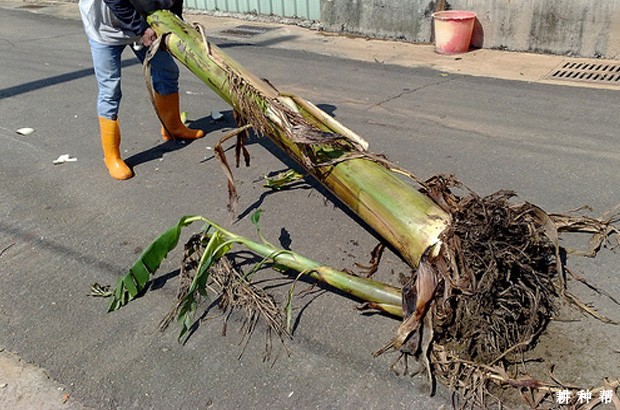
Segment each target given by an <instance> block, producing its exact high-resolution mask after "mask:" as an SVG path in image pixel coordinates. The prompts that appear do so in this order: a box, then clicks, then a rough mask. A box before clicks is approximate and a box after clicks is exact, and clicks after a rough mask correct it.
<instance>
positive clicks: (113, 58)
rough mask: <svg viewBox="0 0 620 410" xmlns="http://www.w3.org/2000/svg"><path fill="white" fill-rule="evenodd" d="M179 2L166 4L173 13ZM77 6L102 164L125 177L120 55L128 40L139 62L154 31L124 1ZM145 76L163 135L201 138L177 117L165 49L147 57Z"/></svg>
mask: <svg viewBox="0 0 620 410" xmlns="http://www.w3.org/2000/svg"><path fill="white" fill-rule="evenodd" d="M182 1H183V0H174V1H173V3H172V5H171V7H170V10H171V11H173V12H175V13H176V14H177V15H179V16H180V14H181V10H182V8H183V3H182ZM79 9H80V15H81V17H82V23H83V25H84V31H85V32H86V35H87V37H88V42H89V44H90V50H91V54H92V59H93V67H94V70H95V77H96V78H97V85H98V96H97V115H98V117H99V130H100V134H101V144H102V147H103V156H104V162H105V165H106V167H107V169H108V172H109V173H110V176H111V177H112V178H115V179H118V180H125V179H129V178H131V177H132V176H133V172H132V170H131V169H130V168H129V167H128V166H127V164H126V163H125V162H124V161H123V159H122V158H121V155H120V141H121V134H120V126H119V119H118V112H119V106H120V102H121V96H122V92H121V53H122V52H123V50H124V49H125V48H126V47H127V46H128V45H132V44H133V45H134V46H133V47H131V48H132V50H133V52H134V54H135V55H136V57H137V58H138V59H139V60H140V62H141V63H142V62H143V61H144V59H145V57H146V54H147V48H148V47H149V46H150V45H151V44H152V43H153V42H154V41H155V40H156V39H157V35H156V34H155V31H154V30H153V29H152V28H150V27H149V26H148V24H147V22H146V19H145V18H144V17H143V16H142V15H141V14H140V13H139V12H138V10H137V9H136V8H135V7H134V6H133V5H132V3H130V1H129V0H79ZM151 77H152V83H153V89H154V93H153V94H154V96H153V99H154V103H155V107H156V109H157V112H158V114H159V117H160V120H161V122H162V137H163V139H164V140H170V139H196V138H201V137H203V136H204V132H203V131H202V130H194V129H190V128H187V127H186V126H185V125H184V124H183V122H182V121H181V116H180V110H179V88H178V82H179V67H178V66H177V65H176V63H175V62H174V60H173V58H172V56H171V55H170V54H169V53H168V52H167V51H165V50H162V49H160V50H158V51H157V53H156V54H155V56H153V58H152V60H151Z"/></svg>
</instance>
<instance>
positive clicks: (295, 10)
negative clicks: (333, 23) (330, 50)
mask: <svg viewBox="0 0 620 410" xmlns="http://www.w3.org/2000/svg"><path fill="white" fill-rule="evenodd" d="M185 7H188V8H193V9H198V10H209V11H225V12H231V13H254V14H262V15H274V16H282V17H296V18H303V19H308V20H320V19H321V1H320V0H185Z"/></svg>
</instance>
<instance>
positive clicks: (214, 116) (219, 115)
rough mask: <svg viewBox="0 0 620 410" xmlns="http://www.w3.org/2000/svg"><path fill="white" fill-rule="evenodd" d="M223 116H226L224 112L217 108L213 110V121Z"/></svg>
mask: <svg viewBox="0 0 620 410" xmlns="http://www.w3.org/2000/svg"><path fill="white" fill-rule="evenodd" d="M222 118H224V114H222V113H221V112H219V111H217V110H211V119H212V120H213V121H217V120H221V119H222Z"/></svg>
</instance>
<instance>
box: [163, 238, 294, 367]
mask: <svg viewBox="0 0 620 410" xmlns="http://www.w3.org/2000/svg"><path fill="white" fill-rule="evenodd" d="M204 243H205V236H204V235H203V234H195V235H193V236H192V237H191V238H190V239H189V240H188V242H187V243H186V245H185V252H184V255H183V263H182V267H181V275H180V278H179V289H178V291H177V298H176V303H175V306H174V308H173V309H172V310H171V311H170V313H169V314H168V315H167V316H166V317H165V318H164V320H162V322H161V323H160V329H161V330H162V331H163V330H165V329H166V328H167V326H168V325H169V324H170V322H171V321H172V320H173V319H175V318H178V317H180V316H181V315H182V314H183V309H184V308H185V306H186V305H187V301H188V298H192V300H193V302H194V303H196V304H197V303H198V302H199V300H200V295H201V293H202V292H201V291H198V290H196V291H195V292H193V293H190V288H191V284H192V282H193V281H194V278H195V274H196V269H197V267H198V266H199V261H200V258H201V256H202V252H203V250H204ZM206 287H207V288H208V289H209V290H210V291H212V292H213V293H214V294H215V295H216V302H217V303H214V304H211V305H210V306H209V307H208V308H207V312H205V314H206V313H208V311H209V310H210V309H211V307H213V306H217V307H219V308H220V310H221V311H222V313H223V317H224V323H223V329H222V334H224V335H225V334H226V333H227V325H228V321H229V319H230V318H231V317H232V316H233V314H234V313H235V312H238V311H241V312H243V318H242V319H241V327H240V332H241V341H240V344H241V345H242V346H243V348H242V351H241V353H240V354H239V357H241V356H242V355H243V353H244V352H245V349H246V347H247V345H248V343H249V341H250V339H251V337H252V335H253V334H254V331H255V330H256V328H257V326H258V325H259V323H262V324H263V325H264V326H265V350H264V353H263V360H264V361H269V360H270V359H271V354H272V352H273V343H272V341H273V336H274V335H275V336H276V337H277V338H278V339H279V340H280V342H281V343H282V345H283V346H284V348H285V350H286V351H287V352H288V350H287V347H286V344H285V343H284V342H285V339H287V338H290V334H289V332H288V331H287V329H286V320H285V318H284V314H283V312H282V309H280V307H279V306H278V305H277V303H276V301H275V300H274V298H273V297H272V296H271V295H270V294H268V293H267V292H265V291H264V290H263V289H260V288H258V287H257V286H256V285H254V284H253V283H251V282H250V281H249V280H248V278H247V277H246V276H245V275H243V274H242V273H241V272H240V271H239V270H237V269H236V268H234V267H233V266H232V264H231V263H230V261H229V260H228V259H227V257H222V258H221V259H219V260H218V261H217V262H216V263H215V264H214V265H213V266H212V267H211V269H210V272H209V281H208V282H207V284H206Z"/></svg>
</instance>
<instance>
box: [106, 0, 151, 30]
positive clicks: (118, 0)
mask: <svg viewBox="0 0 620 410" xmlns="http://www.w3.org/2000/svg"><path fill="white" fill-rule="evenodd" d="M103 2H104V3H105V4H106V6H108V7H109V8H110V10H111V11H112V14H114V15H115V16H116V18H118V19H119V20H120V22H121V28H122V29H123V30H127V31H130V32H132V33H134V34H136V35H139V36H141V35H142V34H144V32H145V31H146V29H147V28H148V27H149V26H148V24H147V23H146V20H145V19H144V18H143V17H142V16H141V15H140V13H138V10H136V8H135V7H134V6H133V5H132V4H131V2H129V0H103Z"/></svg>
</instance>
